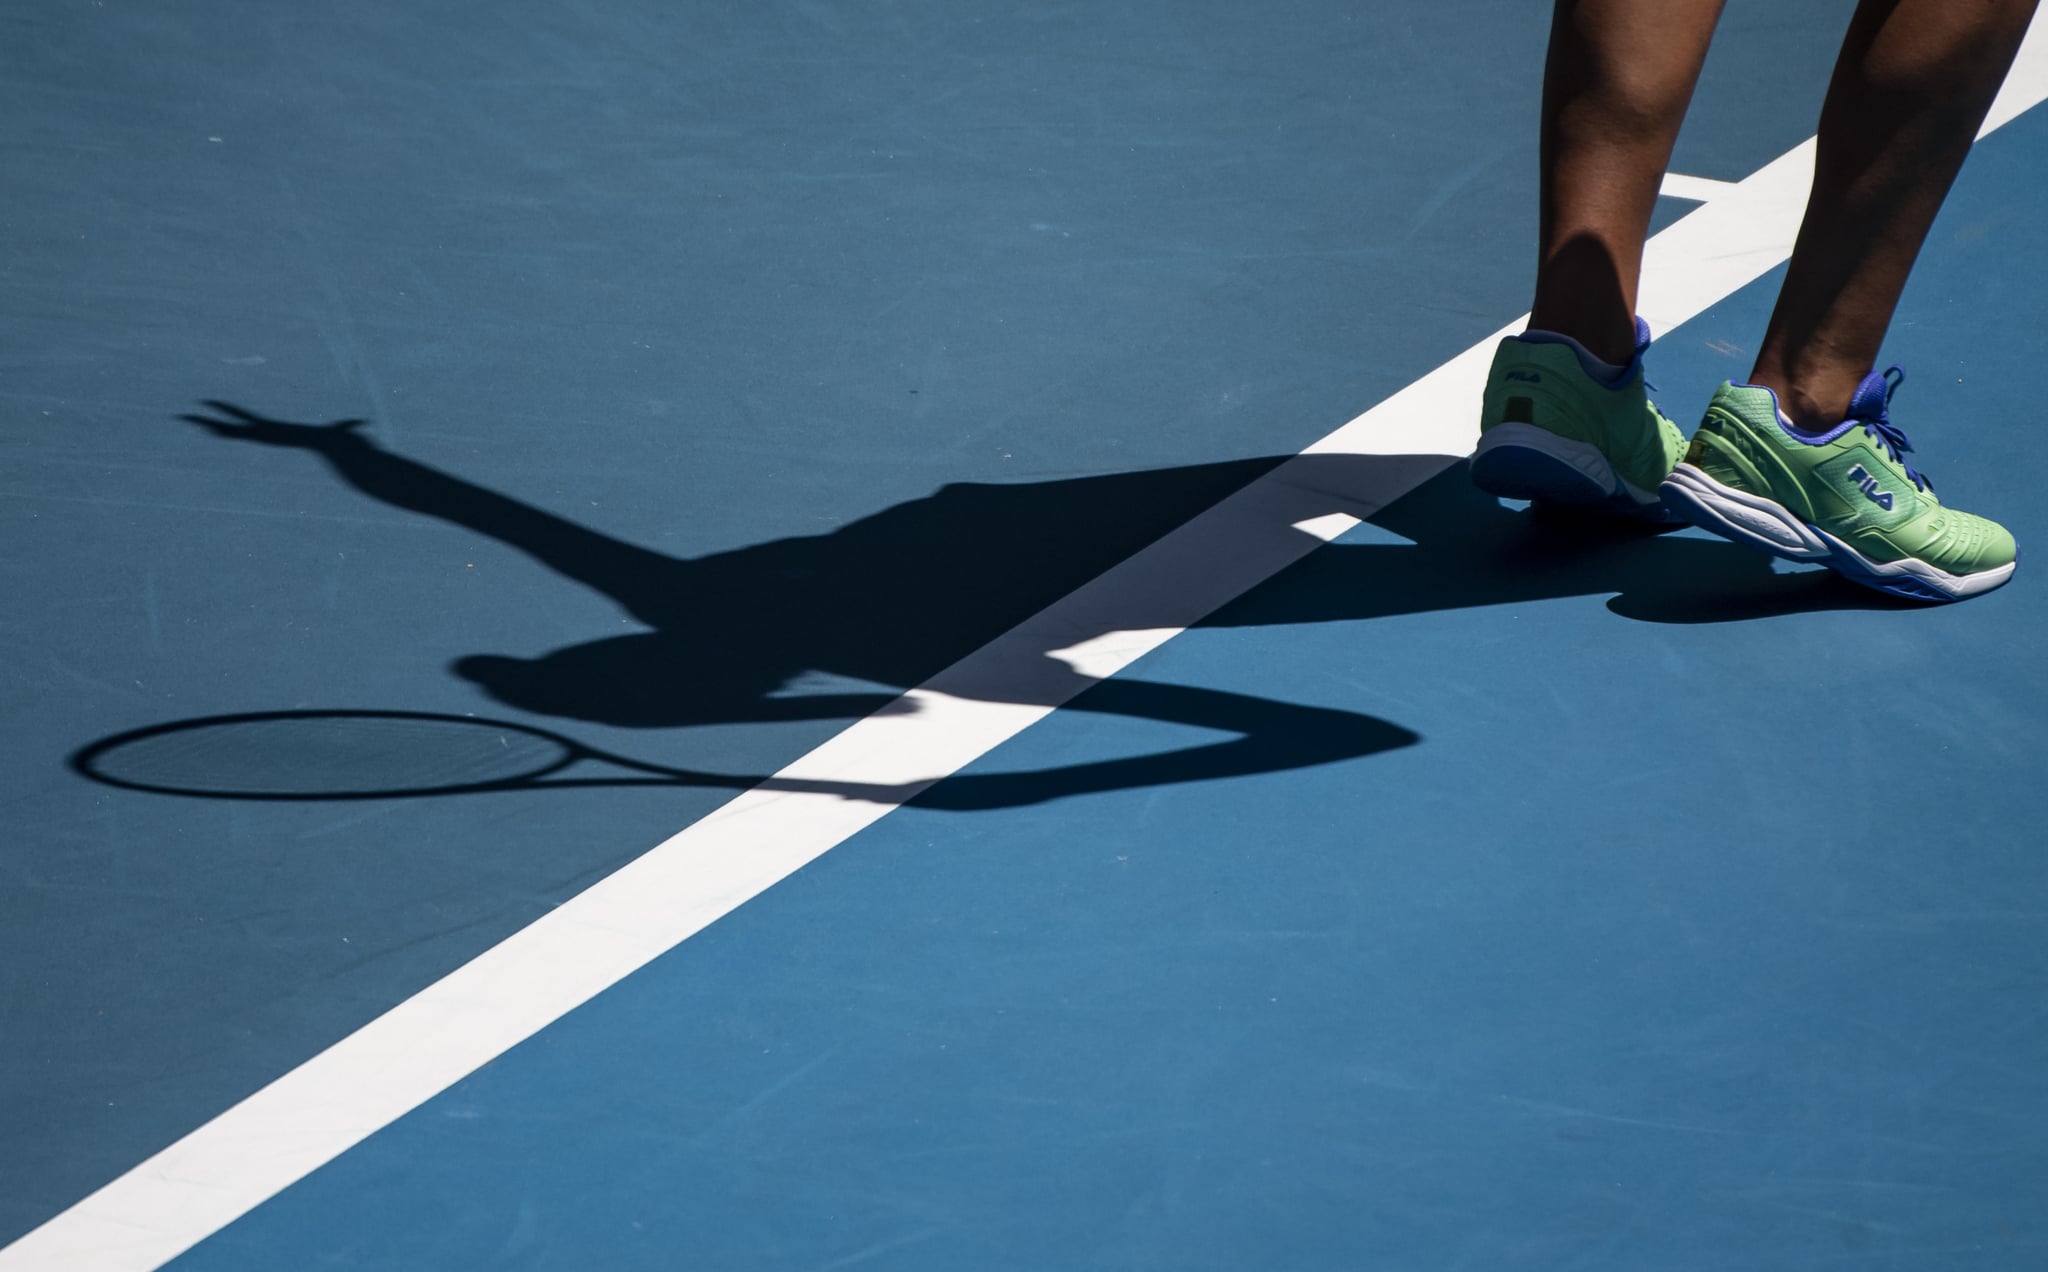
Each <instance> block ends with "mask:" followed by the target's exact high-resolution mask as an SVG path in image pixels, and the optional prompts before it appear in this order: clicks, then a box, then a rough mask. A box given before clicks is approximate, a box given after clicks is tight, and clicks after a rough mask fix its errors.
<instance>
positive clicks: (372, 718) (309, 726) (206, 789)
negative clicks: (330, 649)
mask: <svg viewBox="0 0 2048 1272" xmlns="http://www.w3.org/2000/svg"><path fill="white" fill-rule="evenodd" d="M584 754H585V751H584V748H582V747H580V746H578V745H577V744H576V743H574V742H572V741H570V740H569V739H568V738H565V737H562V736H560V735H558V734H554V733H550V732H548V731H547V730H545V729H536V728H534V727H532V726H530V725H521V724H511V723H507V722H506V721H503V720H489V719H480V718H478V717H476V716H461V715H447V714H441V713H437V712H428V711H367V710H295V711H255V712H245V713H241V714H236V715H218V716H201V717H196V718H193V719H189V720H174V721H171V722H169V723H165V724H153V725H150V726H148V727H146V728H141V729H132V730H129V731H128V732H125V733H117V734H114V735H113V736H111V737H107V738H102V739H101V740H99V741H97V742H94V743H92V744H91V745H89V746H86V747H83V748H81V749H80V750H78V751H77V752H75V753H73V755H72V756H71V768H72V770H73V771H74V772H77V773H79V774H81V775H82V776H84V777H87V778H90V779H91V780H93V781H95V782H100V783H104V784H105V785H108V786H115V787H120V788H121V789H123V790H131V791H147V792H149V793H151V794H157V795H189V796H196V797H201V798H211V799H241V800H351V799H404V798H408V797H415V796H430V795H461V794H469V793H473V792H481V791H501V790H509V789H517V788H521V787H526V786H530V785H531V784H533V783H534V782H535V781H537V780H538V779H540V778H543V777H546V776H547V775H549V774H551V773H554V772H557V771H559V770H561V769H563V768H565V767H567V766H568V765H570V764H573V763H575V762H576V761H577V760H578V759H581V758H583V756H584Z"/></svg>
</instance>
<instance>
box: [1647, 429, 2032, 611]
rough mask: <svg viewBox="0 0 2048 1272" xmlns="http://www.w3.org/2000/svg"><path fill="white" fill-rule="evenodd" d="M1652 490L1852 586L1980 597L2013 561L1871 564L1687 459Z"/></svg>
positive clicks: (1684, 513)
mask: <svg viewBox="0 0 2048 1272" xmlns="http://www.w3.org/2000/svg"><path fill="white" fill-rule="evenodd" d="M1659 493H1660V494H1661V495H1662V496H1663V499H1664V506H1665V507H1666V508H1669V509H1670V510H1671V511H1672V513H1673V514H1674V515H1676V516H1679V517H1682V518H1684V519H1685V520H1687V521H1690V522H1691V523H1692V524H1694V525H1696V526H1698V527H1699V528H1700V529H1702V530H1706V531H1709V532H1711V533H1713V534H1718V535H1720V536H1721V537H1722V538H1724V539H1728V540H1730V541H1732V542H1735V543H1742V544H1747V545H1748V546H1750V547H1753V548H1758V549H1761V550H1762V551H1765V552H1768V553H1770V554H1771V555H1772V556H1775V557H1780V558H1783V559H1784V560H1787V561H1806V562H1813V563H1816V564H1819V565H1825V566H1827V567H1828V568H1829V569H1831V570H1833V571H1834V572H1835V573H1837V574H1839V575H1841V576H1842V577H1843V578H1845V579H1848V580H1849V581H1850V582H1852V583H1860V584H1862V585H1863V586H1864V587H1868V588H1874V589H1875V590H1877V591H1880V592H1885V593H1888V594H1890V595H1892V596H1903V597H1907V598H1909V599H1911V600H1915V601H1930V602H1934V603H1937V604H1943V603H1947V602H1950V601H1960V600H1964V599H1966V598H1968V597H1972V596H1980V595H1982V594H1983V593H1985V592H1989V591H1991V590H1992V589H1993V588H1997V587H2003V586H2004V585H2005V583H2006V582H2007V581H2008V580H2009V579H2011V578H2012V575H2013V571H2014V570H2015V569H2017V568H2018V566H2019V562H2018V560H2013V561H2011V562H2008V563H2007V564H2005V565H2002V566H1997V567H1994V568H1992V569H1989V570H1979V571H1977V572H1976V573H1974V574H1950V573H1949V572H1948V571H1946V570H1943V569H1941V568H1939V567H1938V566H1933V565H1929V564H1928V563H1927V562H1925V561H1918V560H1914V559H1913V558H1911V557H1907V558H1905V559H1904V560H1900V561H1873V560H1871V559H1870V558H1869V557H1866V556H1864V555H1863V554H1862V553H1860V552H1858V551H1857V550H1856V549H1854V548H1852V547H1850V546H1849V545H1848V544H1846V543H1844V542H1842V541H1841V540H1840V539H1837V538H1836V537H1835V536H1833V535H1831V534H1829V533H1828V532H1827V531H1825V530H1823V529H1821V528H1820V527H1819V526H1816V525H1813V524H1811V523H1809V522H1806V521H1802V520H1800V519H1799V518H1798V517H1796V516H1794V515H1793V513H1792V510H1791V509H1789V508H1787V507H1785V505H1783V504H1781V503H1778V502H1777V501H1776V500H1773V499H1767V498H1765V497H1763V496H1761V495H1753V494H1751V493H1749V492H1748V491H1746V490H1737V489H1735V488H1734V487H1733V486H1724V485H1722V484H1721V483H1720V482H1718V481H1715V480H1714V479H1713V478H1712V477H1709V476H1708V475H1707V474H1706V473H1705V472H1703V471H1701V470H1700V469H1698V468H1696V467H1694V466H1693V465H1691V464H1680V465H1679V466H1678V467H1677V468H1676V469H1675V470H1674V471H1673V472H1672V474H1671V475H1670V476H1669V477H1667V478H1665V479H1664V484H1663V485H1662V487H1660V488H1659Z"/></svg>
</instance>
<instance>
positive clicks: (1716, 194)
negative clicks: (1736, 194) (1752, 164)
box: [1657, 172, 1737, 203]
mask: <svg viewBox="0 0 2048 1272" xmlns="http://www.w3.org/2000/svg"><path fill="white" fill-rule="evenodd" d="M1736 185H1737V183H1736V182H1734V181H1716V180H1714V179H1713V178H1712V177H1688V176H1686V175H1685V174H1684V173H1682V172H1667V173H1665V174H1664V180H1663V181H1662V182H1660V183H1659V184H1658V186H1657V193H1658V194H1662V195H1666V196H1668V197H1670V198H1673V199H1690V200H1691V201H1692V202H1694V203H1706V202H1708V201H1710V200H1713V199H1718V198H1720V197H1721V196H1722V195H1724V194H1726V193H1728V192H1729V191H1730V190H1733V189H1734V188H1735V187H1736Z"/></svg>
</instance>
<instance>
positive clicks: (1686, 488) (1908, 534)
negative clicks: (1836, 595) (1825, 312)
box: [1663, 367, 2019, 601]
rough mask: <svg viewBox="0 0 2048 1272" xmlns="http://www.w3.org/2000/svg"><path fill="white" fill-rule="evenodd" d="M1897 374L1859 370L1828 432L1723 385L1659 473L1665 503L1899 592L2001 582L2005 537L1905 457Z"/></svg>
mask: <svg viewBox="0 0 2048 1272" xmlns="http://www.w3.org/2000/svg"><path fill="white" fill-rule="evenodd" d="M1904 379H1905V375H1904V373H1903V372H1901V371H1900V370H1899V369H1898V368H1897V367H1893V368H1891V369H1890V370H1889V371H1886V372H1885V373H1884V374H1883V375H1879V374H1877V373H1875V372H1873V373H1872V374H1870V375H1868V376H1865V377H1864V379H1863V382H1862V383H1861V384H1860V385H1858V386H1857V389H1856V394H1855V396H1854V397H1853V398H1852V399H1851V400H1850V403H1849V418H1848V419H1846V420H1843V421H1842V422H1841V423H1840V424H1838V425H1836V426H1835V427H1834V428H1832V429H1829V430H1828V431H1827V432H1825V433H1804V432H1801V431H1800V430H1798V429H1796V428H1794V427H1793V425H1792V423H1791V421H1789V420H1787V419H1786V418H1785V416H1784V414H1783V413H1782V412H1781V411H1779V410H1778V398H1777V394H1775V393H1773V392H1772V391H1771V390H1769V389H1767V388H1762V387H1760V386H1756V385H1746V384H1723V385H1722V386H1721V388H1720V391H1719V392H1717V393H1715V394H1714V400H1713V402H1712V403H1711V404H1709V405H1708V407H1707V414H1706V418H1705V419H1703V420H1702V421H1701V422H1700V427H1699V432H1698V433H1696V434H1694V436H1693V440H1692V445H1691V448H1690V449H1689V450H1688V451H1687V452H1686V455H1685V459H1684V461H1683V462H1682V463H1680V464H1679V465H1678V467H1677V468H1676V469H1674V470H1673V471H1672V474H1671V476H1670V477H1669V478H1667V479H1666V480H1665V481H1664V484H1663V495H1664V502H1665V504H1666V505H1667V506H1668V507H1669V508H1671V510H1672V511H1674V512H1676V513H1678V514H1680V515H1682V516H1684V517H1685V519H1686V520H1688V521H1691V522H1692V523H1693V524H1695V525H1697V526H1700V527H1701V528H1703V529H1706V530H1711V531H1713V532H1714V533H1715V534H1718V535H1721V536H1722V537H1723V538H1727V539H1732V540H1734V541H1735V542H1737V543H1747V544H1750V545H1751V546H1753V547H1758V548H1762V549H1763V550H1764V551H1766V552H1769V553H1772V554H1774V555H1776V556H1780V557H1784V558H1785V559H1786V560H1788V561H1815V562H1820V563H1822V564H1825V565H1827V566H1829V567H1831V568H1832V569H1834V570H1835V571H1837V572H1838V573H1840V574H1842V575H1844V576H1845V577H1847V578H1850V579H1854V580H1855V581H1856V582H1858V583H1861V584H1863V585H1864V586H1866V587H1874V588H1876V589H1878V590H1879V591H1881V592H1890V593H1892V594H1894V595H1897V596H1909V597H1912V598H1914V599H1916V600H1923V601H1959V600H1962V599H1963V598H1964V597H1967V596H1975V595H1977V594H1978V593H1980V592H1988V591H1990V590H1991V589H1992V588H1995V587H1998V586H1999V585H2001V584H2003V583H2004V582H2005V581H2006V580H2008V579H2010V578H2011V577H2012V572H2013V569H2014V568H2015V566H2016V565H2017V562H2018V559H2019V551H2018V549H2017V547H2015V545H2014V544H2013V538H2012V535H2011V534H2010V533H2008V532H2007V531H2006V529H2005V527H2004V526H2001V525H1999V524H1998V523H1997V522H1995V521H1989V520H1986V519H1985V518H1983V517H1979V516H1975V515H1973V514H1971V513H1967V512H1958V511H1956V510H1955V509H1953V508H1947V507H1944V506H1942V503H1941V501H1940V500H1938V499H1936V498H1935V497H1934V488H1933V486H1932V485H1930V484H1929V483H1928V480H1927V478H1926V477H1925V476H1923V475H1922V474H1921V473H1919V472H1917V471H1915V470H1914V469H1913V467H1912V466H1911V465H1909V464H1907V463H1906V460H1905V456H1906V455H1907V453H1908V452H1910V451H1911V450H1912V449H1913V446H1912V443H1910V442H1908V441H1907V440H1906V435H1905V433H1904V432H1902V431H1901V430H1900V429H1899V428H1898V427H1897V426H1896V425H1894V424H1893V423H1892V422H1891V416H1890V407H1891V397H1892V394H1893V392H1895V391H1896V390H1897V389H1898V387H1899V384H1900V383H1901V382H1902V381H1903V380H1904Z"/></svg>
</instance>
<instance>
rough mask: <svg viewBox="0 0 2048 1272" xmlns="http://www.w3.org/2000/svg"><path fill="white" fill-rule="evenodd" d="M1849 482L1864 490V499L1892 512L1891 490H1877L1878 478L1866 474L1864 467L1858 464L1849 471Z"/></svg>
mask: <svg viewBox="0 0 2048 1272" xmlns="http://www.w3.org/2000/svg"><path fill="white" fill-rule="evenodd" d="M1849 480H1850V481H1853V482H1855V483H1856V484H1857V485H1859V486H1861V487H1862V488H1863V497H1864V498H1865V499H1868V500H1869V501H1870V502H1872V503H1874V504H1876V505H1877V506H1878V507H1880V508H1882V509H1884V510H1885V511H1886V512H1890V511H1891V510H1892V492H1891V491H1889V490H1879V489H1878V488H1877V478H1875V477H1872V476H1871V475H1870V474H1869V473H1867V472H1865V471H1864V469H1863V465H1861V464H1858V465H1856V467H1854V468H1852V469H1850V470H1849Z"/></svg>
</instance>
